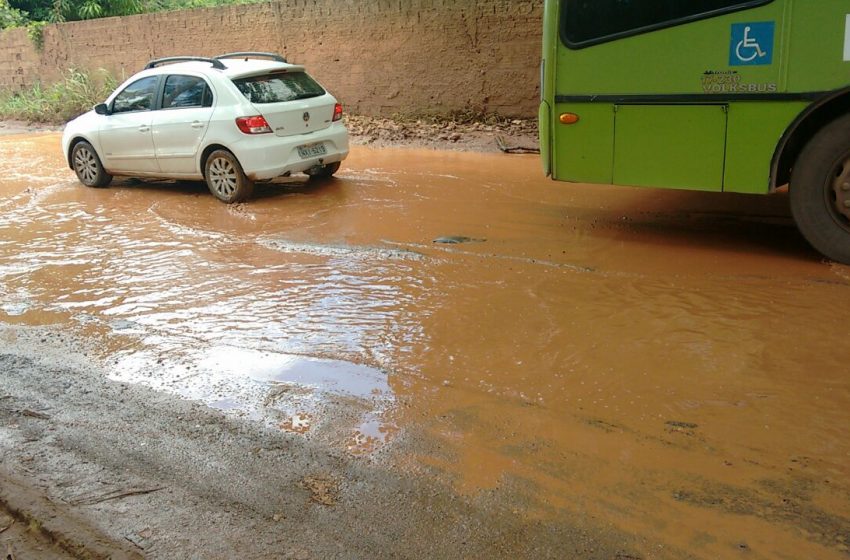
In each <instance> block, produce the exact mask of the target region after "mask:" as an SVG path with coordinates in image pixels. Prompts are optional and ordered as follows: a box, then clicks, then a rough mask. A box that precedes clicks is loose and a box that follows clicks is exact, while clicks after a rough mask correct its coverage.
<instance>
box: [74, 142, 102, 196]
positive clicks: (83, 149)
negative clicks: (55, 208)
mask: <svg viewBox="0 0 850 560" xmlns="http://www.w3.org/2000/svg"><path fill="white" fill-rule="evenodd" d="M71 164H72V165H73V166H74V172H76V174H77V179H79V180H80V182H81V183H82V184H84V185H85V186H87V187H105V186H106V185H108V184H109V183H111V182H112V175H110V174H109V173H107V172H106V170H105V169H104V168H103V164H102V163H101V162H100V158H99V157H98V155H97V152H95V151H94V147H92V145H91V144H89V143H88V142H85V141H82V142H77V143H76V144H75V145H74V149H73V150H71Z"/></svg>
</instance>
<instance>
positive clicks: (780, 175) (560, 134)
mask: <svg viewBox="0 0 850 560" xmlns="http://www.w3.org/2000/svg"><path fill="white" fill-rule="evenodd" d="M541 71H542V80H541V104H540V115H539V121H540V148H541V149H540V151H541V154H542V161H543V166H544V170H545V172H546V174H547V175H550V176H551V177H552V178H553V179H556V180H560V181H573V182H581V183H603V184H617V185H631V186H649V187H666V188H677V189H695V190H704V191H724V192H736V193H754V194H766V193H771V192H774V191H775V190H776V189H778V188H780V187H783V186H785V185H788V188H789V189H790V192H789V198H790V203H791V210H792V214H793V216H794V219H795V221H796V223H797V226H798V227H799V229H800V231H801V232H802V234H803V236H804V237H805V238H806V239H807V240H808V241H809V243H811V245H812V246H813V247H814V248H815V249H817V250H818V251H820V252H821V253H822V254H824V255H825V256H827V257H829V258H830V259H833V260H836V261H839V262H843V263H847V264H850V0H545V8H544V33H543V59H542V70H541Z"/></svg>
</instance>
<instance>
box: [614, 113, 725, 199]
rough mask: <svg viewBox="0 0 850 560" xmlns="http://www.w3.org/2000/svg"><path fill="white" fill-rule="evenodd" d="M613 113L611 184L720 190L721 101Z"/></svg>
mask: <svg viewBox="0 0 850 560" xmlns="http://www.w3.org/2000/svg"><path fill="white" fill-rule="evenodd" d="M615 115H616V117H615V122H616V127H617V128H616V133H615V135H614V138H615V140H614V142H615V146H614V181H613V182H614V183H615V184H618V185H637V186H648V185H652V186H656V187H672V188H678V189H699V190H720V185H721V184H722V183H723V154H724V148H725V139H726V106H725V105H619V106H616V107H615Z"/></svg>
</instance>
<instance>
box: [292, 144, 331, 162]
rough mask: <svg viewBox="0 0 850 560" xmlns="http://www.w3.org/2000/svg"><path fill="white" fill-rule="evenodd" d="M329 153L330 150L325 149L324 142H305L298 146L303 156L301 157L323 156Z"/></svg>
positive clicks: (299, 152)
mask: <svg viewBox="0 0 850 560" xmlns="http://www.w3.org/2000/svg"><path fill="white" fill-rule="evenodd" d="M327 153H328V151H327V150H326V149H325V145H324V144H305V145H303V146H298V155H299V156H301V159H307V158H311V157H316V156H323V155H325V154H327Z"/></svg>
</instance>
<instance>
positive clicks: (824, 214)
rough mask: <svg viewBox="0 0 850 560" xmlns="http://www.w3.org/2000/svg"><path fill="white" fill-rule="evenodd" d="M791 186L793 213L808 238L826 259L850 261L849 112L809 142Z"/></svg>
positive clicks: (792, 178) (793, 174) (797, 164)
mask: <svg viewBox="0 0 850 560" xmlns="http://www.w3.org/2000/svg"><path fill="white" fill-rule="evenodd" d="M790 189H791V193H790V197H791V213H792V214H793V216H794V221H795V222H796V223H797V228H799V230H800V233H802V234H803V237H805V238H806V241H808V242H809V244H811V246H812V247H814V248H815V249H817V250H818V251H819V252H820V253H821V254H823V255H824V256H826V257H827V258H829V259H832V260H834V261H838V262H840V263H844V264H850V115H844V116H843V117H841V118H839V119H836V120H834V121H832V122H831V123H829V124H828V125H826V126H825V127H823V128H822V129H821V130H820V131H819V132H818V133H817V134H815V135H814V137H813V138H812V139H811V140H810V141H809V143H808V144H806V147H805V148H803V151H802V152H801V153H800V156H799V157H798V158H797V162H796V164H795V165H794V169H793V170H792V172H791V184H790Z"/></svg>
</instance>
